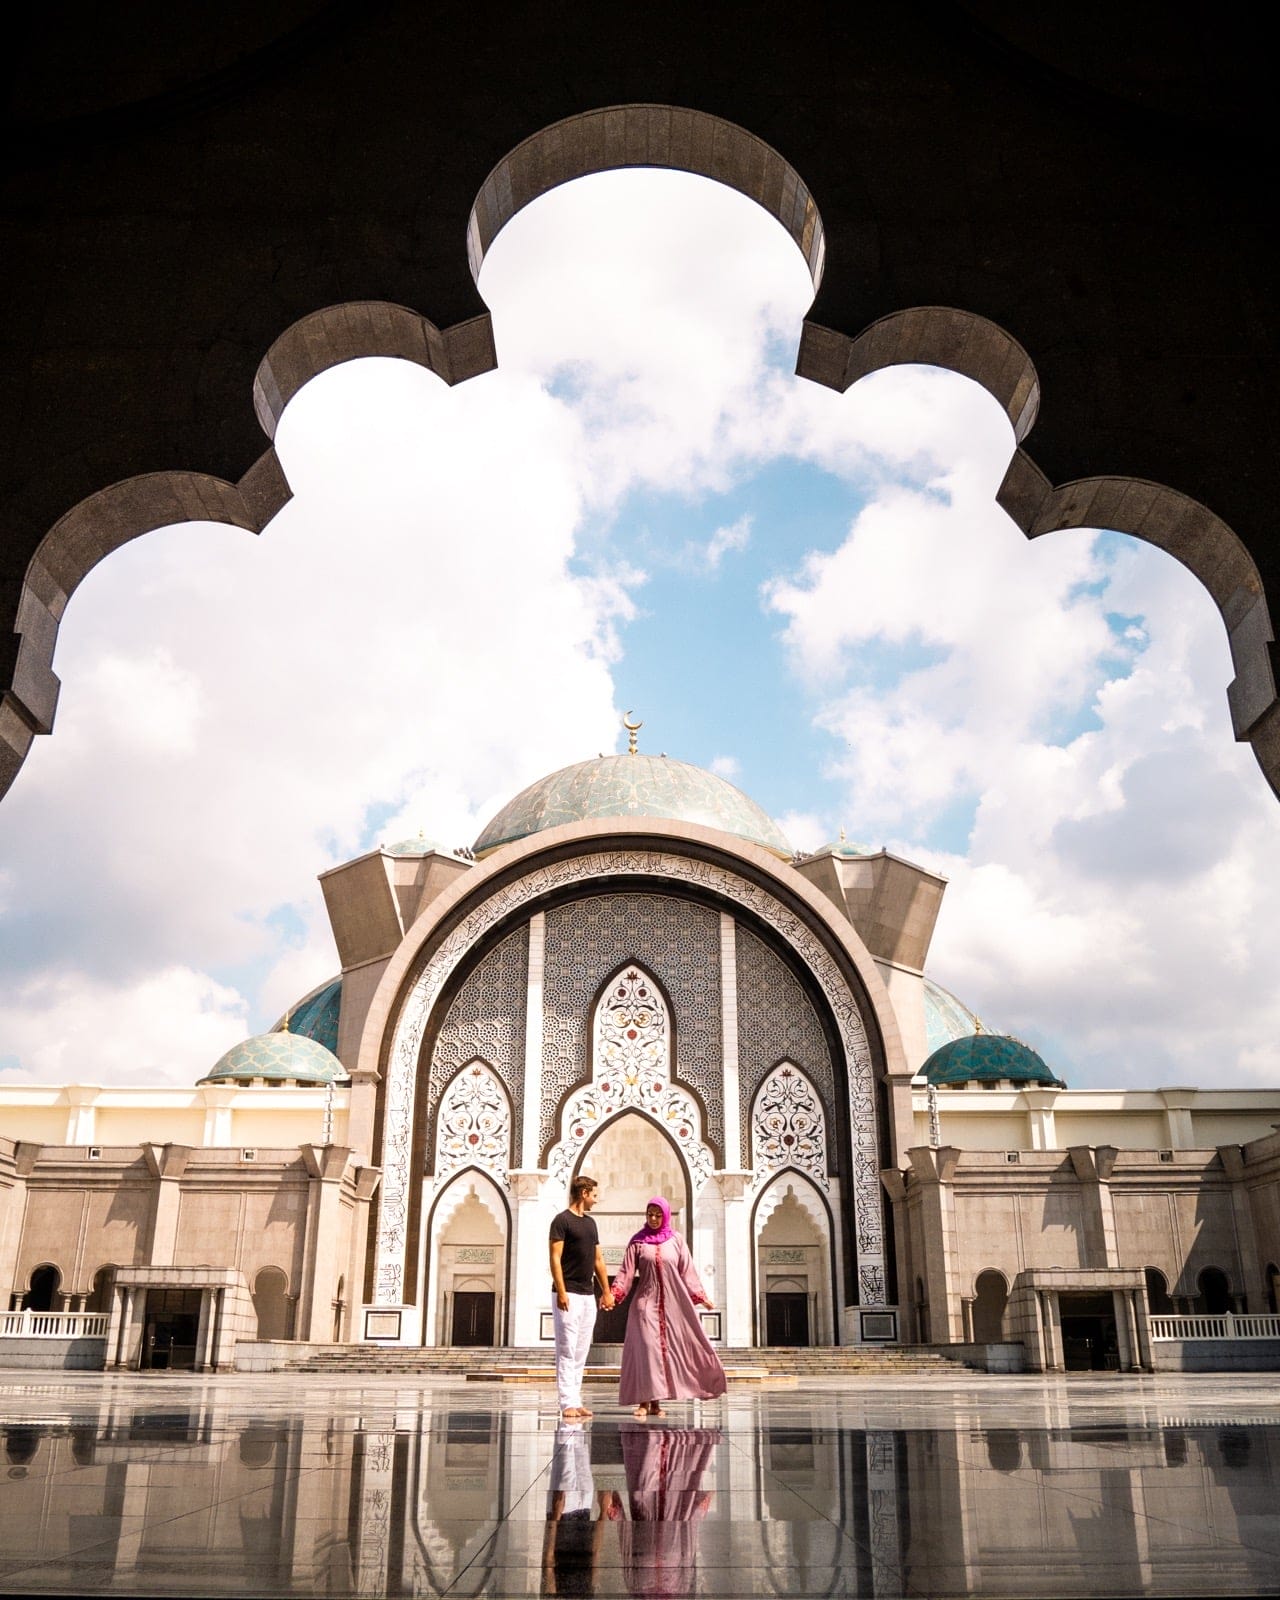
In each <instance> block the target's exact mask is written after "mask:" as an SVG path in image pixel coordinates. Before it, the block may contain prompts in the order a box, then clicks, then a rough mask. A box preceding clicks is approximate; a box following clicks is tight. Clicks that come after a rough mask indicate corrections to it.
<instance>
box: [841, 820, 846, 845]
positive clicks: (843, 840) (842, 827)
mask: <svg viewBox="0 0 1280 1600" xmlns="http://www.w3.org/2000/svg"><path fill="white" fill-rule="evenodd" d="M844 842H845V837H844V823H843V822H842V823H841V824H840V843H841V844H844Z"/></svg>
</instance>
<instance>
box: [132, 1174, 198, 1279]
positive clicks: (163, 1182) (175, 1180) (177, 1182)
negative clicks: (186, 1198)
mask: <svg viewBox="0 0 1280 1600" xmlns="http://www.w3.org/2000/svg"><path fill="white" fill-rule="evenodd" d="M142 1153H143V1156H144V1158H145V1160H146V1163H147V1169H148V1171H149V1172H150V1173H151V1176H152V1177H153V1178H155V1179H156V1197H155V1210H154V1211H153V1213H152V1218H151V1245H150V1250H149V1252H148V1264H149V1265H150V1266H153V1267H171V1266H172V1265H173V1256H174V1251H175V1249H176V1248H177V1243H178V1207H179V1203H180V1201H181V1198H182V1175H183V1173H184V1172H185V1171H186V1170H187V1161H188V1160H189V1159H190V1156H191V1147H190V1145H185V1144H164V1145H160V1144H144V1145H143V1147H142Z"/></svg>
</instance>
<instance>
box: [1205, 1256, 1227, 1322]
mask: <svg viewBox="0 0 1280 1600" xmlns="http://www.w3.org/2000/svg"><path fill="white" fill-rule="evenodd" d="M1196 1288H1197V1289H1199V1291H1200V1293H1199V1295H1198V1297H1197V1298H1198V1301H1199V1304H1198V1306H1197V1310H1199V1311H1202V1312H1204V1313H1205V1314H1206V1315H1208V1316H1210V1317H1221V1316H1224V1315H1225V1314H1226V1313H1227V1312H1228V1311H1230V1310H1231V1280H1230V1279H1229V1278H1228V1277H1227V1275H1226V1273H1225V1272H1223V1270H1222V1268H1221V1267H1206V1268H1205V1269H1204V1271H1203V1272H1202V1273H1201V1274H1200V1276H1199V1277H1198V1278H1197V1279H1196Z"/></svg>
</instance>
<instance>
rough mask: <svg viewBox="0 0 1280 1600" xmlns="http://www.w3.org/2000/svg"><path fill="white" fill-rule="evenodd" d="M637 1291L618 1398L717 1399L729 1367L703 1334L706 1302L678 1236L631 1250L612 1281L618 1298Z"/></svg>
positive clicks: (634, 1400)
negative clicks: (701, 1314)
mask: <svg viewBox="0 0 1280 1600" xmlns="http://www.w3.org/2000/svg"><path fill="white" fill-rule="evenodd" d="M633 1285H634V1287H635V1295H634V1300H633V1303H632V1306H631V1310H630V1313H629V1314H628V1316H627V1336H626V1339H625V1340H624V1341H623V1345H622V1373H621V1376H620V1379H619V1382H618V1399H619V1400H620V1401H621V1403H622V1404H623V1405H629V1406H635V1405H639V1404H640V1403H641V1401H644V1400H695V1399H696V1400H714V1399H715V1398H716V1396H717V1395H722V1394H723V1393H724V1391H725V1387H726V1385H725V1377H724V1368H723V1367H722V1366H721V1365H720V1357H719V1356H718V1355H717V1354H716V1353H715V1351H714V1349H713V1348H712V1346H711V1341H710V1340H709V1339H708V1338H707V1336H706V1334H705V1333H704V1332H703V1331H702V1322H701V1320H700V1318H699V1316H698V1312H697V1309H696V1308H697V1306H698V1305H699V1304H701V1303H702V1302H703V1301H705V1300H706V1298H707V1293H706V1290H705V1289H704V1288H703V1287H702V1281H701V1279H700V1278H699V1277H698V1274H697V1271H696V1270H695V1268H694V1265H693V1261H692V1259H691V1258H690V1256H689V1250H688V1247H687V1245H686V1244H685V1242H684V1240H683V1239H682V1238H681V1237H680V1235H679V1234H678V1233H673V1234H672V1236H671V1237H670V1238H669V1239H668V1240H666V1241H665V1242H664V1243H663V1244H659V1245H652V1244H636V1243H635V1241H634V1240H633V1241H632V1242H631V1243H630V1244H629V1245H628V1246H627V1253H626V1255H625V1256H623V1258H622V1266H621V1267H620V1269H619V1271H618V1276H617V1277H616V1278H615V1279H614V1281H613V1296H614V1299H615V1300H623V1299H625V1298H626V1296H627V1295H628V1294H630V1293H631V1292H632V1286H633Z"/></svg>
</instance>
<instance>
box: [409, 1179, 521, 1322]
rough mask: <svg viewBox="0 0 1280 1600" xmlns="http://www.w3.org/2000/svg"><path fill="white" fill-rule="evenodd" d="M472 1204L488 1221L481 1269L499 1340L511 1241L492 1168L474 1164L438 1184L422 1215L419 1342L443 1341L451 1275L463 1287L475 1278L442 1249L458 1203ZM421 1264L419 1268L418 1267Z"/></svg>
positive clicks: (461, 1206) (459, 1209)
mask: <svg viewBox="0 0 1280 1600" xmlns="http://www.w3.org/2000/svg"><path fill="white" fill-rule="evenodd" d="M472 1204H474V1205H475V1206H476V1207H477V1209H478V1210H479V1212H480V1213H481V1214H482V1216H483V1217H484V1219H485V1220H486V1221H487V1223H488V1224H490V1225H491V1226H492V1229H493V1234H494V1239H493V1240H492V1244H493V1247H494V1249H495V1251H496V1255H495V1259H494V1260H493V1261H492V1262H489V1263H485V1264H484V1265H486V1266H487V1267H488V1268H489V1269H490V1270H489V1271H488V1272H486V1273H485V1274H483V1276H484V1279H485V1282H486V1283H487V1284H490V1285H491V1286H492V1290H493V1293H494V1296H495V1302H494V1305H495V1313H494V1314H495V1325H494V1333H495V1339H496V1342H497V1343H499V1344H501V1343H502V1342H503V1332H502V1324H503V1321H504V1319H505V1314H506V1306H505V1301H506V1288H507V1273H508V1265H509V1263H508V1260H507V1258H508V1256H509V1254H510V1244H511V1215H510V1212H509V1210H508V1207H507V1198H506V1195H505V1193H504V1192H503V1190H502V1189H500V1188H499V1186H498V1184H497V1182H496V1181H495V1179H494V1176H493V1174H492V1173H490V1172H488V1171H486V1170H485V1169H484V1168H483V1167H480V1166H471V1167H464V1168H462V1169H461V1170H460V1171H458V1172H456V1173H455V1174H454V1175H453V1176H452V1177H450V1178H449V1180H448V1181H447V1182H446V1183H445V1185H444V1186H443V1188H441V1189H440V1190H439V1191H438V1193H437V1195H436V1199H435V1203H434V1204H433V1205H432V1207H431V1210H430V1213H429V1214H428V1216H427V1221H426V1228H425V1229H424V1232H423V1254H424V1255H425V1257H426V1259H425V1261H424V1262H423V1263H422V1266H421V1267H420V1269H419V1273H418V1282H419V1284H420V1285H421V1289H420V1294H421V1306H422V1343H423V1344H425V1345H437V1344H448V1343H449V1342H450V1330H449V1328H448V1327H447V1326H446V1319H447V1309H448V1308H447V1304H446V1299H447V1296H448V1295H449V1294H451V1292H452V1291H453V1288H454V1284H455V1279H456V1280H457V1281H458V1282H462V1283H465V1284H466V1285H467V1286H468V1287H470V1286H471V1285H472V1280H473V1279H475V1280H476V1282H477V1283H478V1282H479V1277H478V1276H477V1274H476V1273H475V1272H474V1271H470V1270H469V1269H468V1265H467V1264H466V1263H463V1262H457V1263H455V1262H452V1261H449V1262H446V1260H445V1259H444V1257H445V1252H446V1251H447V1250H448V1249H449V1248H450V1247H449V1245H448V1243H447V1235H448V1233H449V1229H450V1226H451V1225H452V1224H453V1222H454V1221H455V1220H456V1219H457V1218H458V1216H459V1213H460V1212H462V1211H463V1210H464V1208H466V1207H468V1206H470V1205H472ZM424 1269H425V1270H424Z"/></svg>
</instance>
